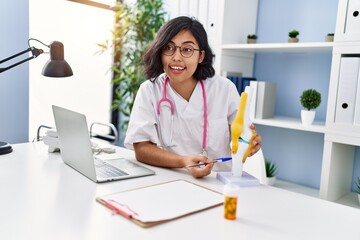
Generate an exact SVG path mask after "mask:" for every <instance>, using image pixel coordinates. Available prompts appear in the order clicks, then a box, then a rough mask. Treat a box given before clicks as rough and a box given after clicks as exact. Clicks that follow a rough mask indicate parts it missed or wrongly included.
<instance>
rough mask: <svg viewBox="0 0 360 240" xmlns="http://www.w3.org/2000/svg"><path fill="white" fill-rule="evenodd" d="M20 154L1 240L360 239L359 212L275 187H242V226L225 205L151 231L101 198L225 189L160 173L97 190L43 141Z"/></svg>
mask: <svg viewBox="0 0 360 240" xmlns="http://www.w3.org/2000/svg"><path fill="white" fill-rule="evenodd" d="M13 148H14V152H13V153H11V154H7V155H1V156H0V192H1V198H0V214H1V218H0V239H7V240H10V239H17V240H21V239H52V240H54V239H64V240H65V239H66V240H69V239H77V240H81V239H101V240H105V239H131V240H135V239H136V240H138V239H156V240H161V239H197V240H200V239H221V240H223V239H247V240H250V239H261V240H262V239H276V240H280V239H286V240H289V239H301V240H304V239H347V240H349V239H356V240H359V239H360V225H359V223H360V210H359V209H355V208H351V207H347V206H344V205H340V204H336V203H333V202H328V201H324V200H321V199H317V198H312V197H309V196H305V195H301V194H298V193H294V192H289V191H286V190H281V189H278V188H273V187H268V186H260V187H255V188H243V189H242V193H241V196H240V198H239V208H238V219H237V220H235V221H228V220H225V219H224V218H223V207H222V206H220V207H216V208H213V209H210V210H207V211H203V212H200V213H197V214H193V215H190V216H187V217H183V218H181V219H178V220H174V221H170V222H168V223H164V224H160V225H158V226H155V227H152V228H148V229H144V228H141V227H139V226H138V225H136V224H134V223H132V222H131V221H129V220H128V219H125V218H124V217H122V216H119V215H114V216H113V215H111V211H110V210H109V209H108V208H105V207H104V206H103V205H101V204H99V203H98V202H96V201H95V198H96V197H97V196H102V195H105V194H109V193H114V192H118V191H123V190H127V189H132V188H135V187H140V186H146V185H151V184H155V183H161V182H165V181H169V180H175V179H187V180H190V181H193V182H195V183H198V184H202V185H204V186H206V187H209V188H211V189H214V190H217V191H221V189H222V187H223V184H222V183H221V182H219V181H218V180H216V178H215V174H213V175H211V176H208V177H206V178H203V179H199V180H198V179H194V178H192V177H191V176H190V175H189V174H188V173H187V172H185V171H183V170H169V169H162V168H156V167H150V168H152V169H154V170H155V171H156V172H157V174H156V175H155V176H149V177H142V178H135V179H129V180H123V181H116V182H111V183H102V184H96V183H93V182H92V181H90V180H89V179H87V178H86V177H84V176H83V175H81V174H79V173H78V172H76V171H75V170H73V169H71V168H70V167H68V166H67V165H65V164H64V163H63V162H62V160H61V158H60V155H59V154H58V153H48V152H47V148H46V146H45V145H43V143H35V144H33V143H25V144H15V145H13ZM119 150H120V149H119ZM120 151H124V154H126V155H127V156H129V157H131V158H133V153H132V152H131V151H129V150H125V149H123V150H120ZM144 201H146V199H144ZM149 204H150V203H149Z"/></svg>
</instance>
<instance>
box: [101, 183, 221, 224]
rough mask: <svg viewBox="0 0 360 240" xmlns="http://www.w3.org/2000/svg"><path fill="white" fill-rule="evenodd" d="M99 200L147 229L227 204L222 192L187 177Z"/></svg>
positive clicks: (115, 212)
mask: <svg viewBox="0 0 360 240" xmlns="http://www.w3.org/2000/svg"><path fill="white" fill-rule="evenodd" d="M96 201H98V202H99V203H101V204H103V205H104V206H106V207H108V208H110V209H111V210H112V211H113V213H114V214H118V215H121V216H123V217H125V218H127V219H129V220H130V221H132V222H134V223H136V224H137V225H139V226H141V227H144V228H147V227H152V226H155V225H158V224H161V223H164V222H168V221H172V220H175V219H178V218H181V217H185V216H188V215H191V214H194V213H197V212H201V211H204V210H207V209H210V208H213V207H216V206H220V205H222V204H223V203H224V196H223V194H222V193H219V192H216V191H213V190H211V189H209V188H206V187H203V186H200V185H198V184H195V183H193V182H190V181H186V180H174V181H169V182H164V183H160V184H155V185H150V186H146V187H142V188H136V189H132V190H128V191H124V192H119V193H113V194H109V195H105V196H102V197H97V198H96Z"/></svg>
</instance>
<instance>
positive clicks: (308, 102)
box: [300, 89, 321, 125]
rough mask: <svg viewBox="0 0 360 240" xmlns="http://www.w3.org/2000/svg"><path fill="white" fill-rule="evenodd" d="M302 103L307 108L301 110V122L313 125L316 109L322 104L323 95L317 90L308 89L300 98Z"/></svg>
mask: <svg viewBox="0 0 360 240" xmlns="http://www.w3.org/2000/svg"><path fill="white" fill-rule="evenodd" d="M300 103H301V105H302V106H303V107H304V108H305V109H302V110H301V121H302V123H303V124H304V125H311V124H312V123H313V121H314V119H315V113H316V112H315V109H316V108H317V107H318V106H319V105H320V103H321V94H320V93H319V92H318V91H316V90H315V89H307V90H305V91H303V93H302V94H301V96H300Z"/></svg>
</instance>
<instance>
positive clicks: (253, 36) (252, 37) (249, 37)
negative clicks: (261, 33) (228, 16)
mask: <svg viewBox="0 0 360 240" xmlns="http://www.w3.org/2000/svg"><path fill="white" fill-rule="evenodd" d="M247 38H248V39H257V36H256V34H249V35H248V36H247Z"/></svg>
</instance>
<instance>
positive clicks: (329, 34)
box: [327, 33, 335, 37]
mask: <svg viewBox="0 0 360 240" xmlns="http://www.w3.org/2000/svg"><path fill="white" fill-rule="evenodd" d="M334 35H335V34H334V33H328V34H327V36H329V37H331V36H334Z"/></svg>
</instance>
